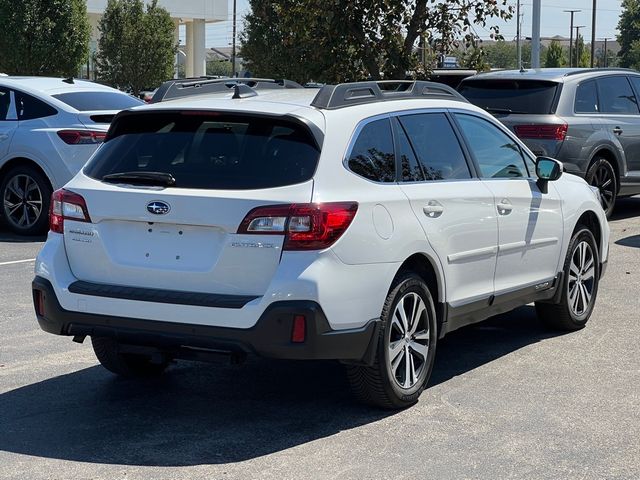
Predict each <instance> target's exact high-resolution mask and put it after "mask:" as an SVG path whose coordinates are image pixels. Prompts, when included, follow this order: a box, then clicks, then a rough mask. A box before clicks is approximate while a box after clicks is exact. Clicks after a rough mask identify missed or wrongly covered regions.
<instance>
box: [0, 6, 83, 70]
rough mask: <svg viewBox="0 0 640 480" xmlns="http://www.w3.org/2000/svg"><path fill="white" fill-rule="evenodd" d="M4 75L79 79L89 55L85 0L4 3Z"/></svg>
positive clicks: (0, 15)
mask: <svg viewBox="0 0 640 480" xmlns="http://www.w3.org/2000/svg"><path fill="white" fill-rule="evenodd" d="M0 32H2V33H1V34H0V72H3V73H7V74H14V75H51V76H75V75H77V73H78V70H79V69H80V66H81V65H82V64H83V63H84V62H85V61H86V60H87V56H88V54H89V34H90V26H89V21H88V19H87V6H86V2H85V0H21V1H19V2H18V1H15V0H0Z"/></svg>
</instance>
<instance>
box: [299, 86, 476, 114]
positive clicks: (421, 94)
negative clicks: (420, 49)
mask: <svg viewBox="0 0 640 480" xmlns="http://www.w3.org/2000/svg"><path fill="white" fill-rule="evenodd" d="M417 98H421V99H425V98H441V99H447V100H458V101H461V102H465V103H468V101H467V99H466V98H464V97H463V96H462V95H460V94H459V93H458V92H456V91H455V90H454V89H453V88H451V87H449V86H447V85H444V84H442V83H436V82H426V81H422V80H383V81H368V82H353V83H341V84H339V85H325V86H324V87H322V88H321V89H320V91H319V92H318V94H317V95H316V98H314V99H313V102H311V106H313V107H316V108H321V109H324V110H335V109H338V108H344V107H350V106H352V105H363V104H366V103H376V102H385V101H389V100H406V99H417Z"/></svg>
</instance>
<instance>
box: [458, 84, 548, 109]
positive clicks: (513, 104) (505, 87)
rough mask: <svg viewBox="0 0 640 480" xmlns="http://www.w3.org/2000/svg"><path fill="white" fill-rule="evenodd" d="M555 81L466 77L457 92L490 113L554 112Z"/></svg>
mask: <svg viewBox="0 0 640 480" xmlns="http://www.w3.org/2000/svg"><path fill="white" fill-rule="evenodd" d="M558 85H559V84H558V83H557V82H548V81H542V80H469V81H466V82H463V83H462V85H461V86H460V93H461V94H462V95H464V96H465V97H466V98H467V100H469V101H470V102H471V103H473V104H474V105H477V106H479V107H481V108H484V109H485V110H487V111H489V112H491V113H506V114H533V115H538V114H550V113H554V112H553V109H554V99H555V96H556V92H557V90H558Z"/></svg>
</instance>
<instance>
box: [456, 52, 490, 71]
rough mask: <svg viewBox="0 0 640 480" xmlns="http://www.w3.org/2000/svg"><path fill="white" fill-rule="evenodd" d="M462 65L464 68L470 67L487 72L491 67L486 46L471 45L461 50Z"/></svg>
mask: <svg viewBox="0 0 640 480" xmlns="http://www.w3.org/2000/svg"><path fill="white" fill-rule="evenodd" d="M459 57H460V60H459V61H460V66H461V67H462V68H469V69H472V70H477V71H478V72H486V71H488V70H490V69H491V65H489V63H488V61H487V53H486V51H485V49H484V48H481V47H471V48H468V49H467V50H465V51H463V52H461V54H460V56H459Z"/></svg>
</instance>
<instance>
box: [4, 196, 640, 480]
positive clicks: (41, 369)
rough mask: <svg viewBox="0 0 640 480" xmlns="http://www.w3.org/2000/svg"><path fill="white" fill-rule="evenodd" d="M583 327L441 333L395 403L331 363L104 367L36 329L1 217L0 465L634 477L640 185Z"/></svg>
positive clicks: (147, 471) (51, 473)
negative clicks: (360, 390)
mask: <svg viewBox="0 0 640 480" xmlns="http://www.w3.org/2000/svg"><path fill="white" fill-rule="evenodd" d="M611 228H612V239H611V256H610V262H609V270H608V272H607V276H606V277H605V279H604V280H603V283H602V284H601V289H600V293H599V299H598V303H597V305H596V309H595V312H594V315H593V317H592V318H591V321H590V323H589V324H588V326H587V328H586V329H584V330H582V331H579V332H575V333H571V334H564V335H559V334H557V333H554V332H549V331H546V330H545V329H544V328H543V327H542V326H541V325H540V324H539V323H538V321H537V319H536V317H535V314H534V311H533V308H532V307H530V306H527V307H523V308H520V309H518V310H517V311H515V312H512V313H511V314H508V315H503V316H500V317H496V318H493V319H491V320H489V321H487V322H484V323H482V324H479V325H476V326H472V327H468V328H465V329H463V330H461V331H458V332H456V333H454V334H452V335H451V336H449V337H447V338H446V339H445V340H444V341H443V342H442V343H440V345H439V347H438V353H437V358H436V366H435V369H434V373H433V377H432V380H431V383H430V388H429V389H428V390H427V391H425V393H424V394H423V395H422V397H421V399H420V402H419V403H418V405H416V406H415V407H413V408H410V409H408V410H406V411H403V412H395V413H390V412H385V411H379V410H371V409H368V408H366V407H362V406H360V405H358V404H357V403H354V402H353V401H352V400H351V397H350V395H349V392H348V388H347V384H346V381H345V379H344V377H343V375H342V371H341V368H340V366H339V365H337V364H332V363H329V364H326V363H281V362H276V361H267V360H261V359H251V360H250V361H249V362H247V363H245V364H243V365H240V366H231V365H207V364H196V363H179V364H177V365H175V366H174V367H173V368H172V369H171V370H170V371H169V373H168V374H167V375H166V376H164V377H163V378H161V379H158V380H150V381H145V382H142V383H138V382H134V381H127V380H122V379H118V378H115V377H114V376H112V375H111V374H109V373H108V372H107V371H106V370H104V369H102V367H100V366H99V365H98V364H97V361H96V360H95V358H94V356H93V352H92V350H91V347H90V345H89V342H85V344H83V345H78V344H75V343H72V342H71V340H70V339H69V338H66V337H55V336H52V335H49V334H45V333H44V332H42V331H40V329H39V328H38V327H37V324H36V321H35V317H34V314H33V308H32V305H31V293H30V282H31V279H32V277H33V273H32V271H33V262H32V261H31V259H33V258H34V257H35V255H36V253H37V251H38V249H39V248H40V246H41V243H39V242H37V241H32V240H30V241H23V240H20V239H17V238H15V237H12V236H11V235H9V234H7V233H3V232H2V231H0V302H1V309H0V311H1V312H2V313H1V314H0V328H1V329H2V330H1V333H0V478H3V479H8V478H11V479H38V478H53V479H68V478H74V479H75V480H84V479H138V478H141V479H142V478H144V479H165V478H166V479H168V478H171V479H174V478H175V479H178V478H185V479H186V478H189V479H196V478H207V479H223V478H224V479H226V478H229V479H251V478H267V479H294V478H295V479H306V478H313V479H316V478H322V479H324V478H339V479H350V478H353V479H364V478H375V479H382V478H389V479H401V478H433V479H454V478H455V479H466V478H469V479H471V478H473V479H502V478H505V479H507V478H522V479H638V478H640V349H638V341H639V339H640V321H639V311H640V198H634V199H629V200H623V201H621V205H620V206H619V208H618V210H617V212H616V214H615V219H614V220H613V221H612V223H611Z"/></svg>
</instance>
